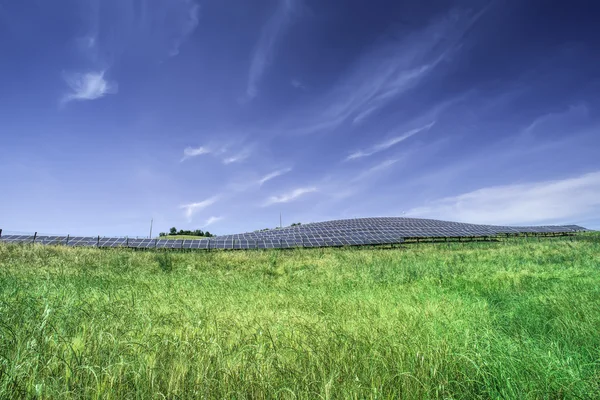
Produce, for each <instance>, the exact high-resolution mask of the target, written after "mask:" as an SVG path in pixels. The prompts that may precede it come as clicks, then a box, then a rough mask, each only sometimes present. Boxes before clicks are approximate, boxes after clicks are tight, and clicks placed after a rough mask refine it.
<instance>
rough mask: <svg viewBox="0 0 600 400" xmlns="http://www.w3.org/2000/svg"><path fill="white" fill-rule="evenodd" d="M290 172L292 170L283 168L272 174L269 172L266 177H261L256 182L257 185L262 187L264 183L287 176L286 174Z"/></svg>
mask: <svg viewBox="0 0 600 400" xmlns="http://www.w3.org/2000/svg"><path fill="white" fill-rule="evenodd" d="M291 170H292V169H291V168H283V169H279V170H277V171H273V172H271V173H270V174H267V175H265V176H263V177H262V178H260V179H259V180H258V184H259V185H261V186H262V185H263V184H265V183H266V182H268V181H270V180H272V179H275V178H277V177H278V176H281V175H284V174H287V173H288V172H290V171H291Z"/></svg>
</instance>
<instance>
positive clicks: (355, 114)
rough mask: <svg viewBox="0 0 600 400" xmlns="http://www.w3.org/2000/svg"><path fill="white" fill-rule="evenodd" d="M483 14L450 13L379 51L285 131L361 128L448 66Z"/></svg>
mask: <svg viewBox="0 0 600 400" xmlns="http://www.w3.org/2000/svg"><path fill="white" fill-rule="evenodd" d="M481 14H482V13H479V14H476V15H474V16H473V15H467V14H466V13H462V14H460V13H452V14H449V15H447V16H446V17H445V18H440V19H437V20H434V21H433V22H432V23H430V24H429V25H428V26H426V27H425V28H423V29H422V30H420V31H417V32H414V33H412V34H410V35H404V36H403V38H402V39H401V40H394V41H392V40H389V41H387V42H386V43H384V44H382V45H379V46H377V47H376V48H374V49H373V50H371V51H370V52H367V53H366V54H364V55H363V56H362V57H360V58H359V59H358V61H357V62H356V63H355V65H354V66H353V67H352V68H351V69H350V70H349V71H348V73H346V74H345V76H344V77H342V79H341V80H340V81H339V82H338V84H337V85H335V87H334V88H333V89H332V90H331V91H330V93H328V94H327V95H325V96H324V97H323V99H322V101H321V102H320V104H319V105H318V106H317V108H316V109H315V108H309V109H307V110H305V112H304V114H305V115H303V116H302V118H301V120H293V121H286V123H287V124H292V125H293V127H292V128H288V127H286V130H287V131H289V132H292V133H296V134H308V133H316V132H319V131H323V130H331V129H334V128H336V127H338V126H340V125H341V124H342V123H344V122H346V121H349V122H351V123H352V124H355V125H356V124H360V123H361V122H363V121H365V120H366V119H368V118H369V117H371V116H373V115H374V114H376V113H377V112H378V111H379V110H381V109H383V108H384V107H386V106H388V105H389V104H391V103H392V102H393V101H395V100H397V99H399V98H401V97H402V96H403V95H405V94H406V93H407V92H408V91H409V90H411V89H414V88H415V87H416V86H417V85H419V84H420V83H421V82H422V81H423V80H424V79H426V78H427V77H428V76H430V75H431V74H432V73H433V71H434V70H436V69H437V68H438V67H439V66H440V64H442V63H444V62H446V61H447V60H449V59H450V58H451V57H452V56H453V55H454V54H455V53H456V52H457V51H458V50H459V49H460V47H461V42H462V40H463V37H464V35H465V34H466V32H467V31H468V29H469V28H470V27H471V26H472V25H473V23H474V22H475V21H477V19H478V18H479V17H480V15H481ZM307 121H308V122H307ZM284 125H285V124H284Z"/></svg>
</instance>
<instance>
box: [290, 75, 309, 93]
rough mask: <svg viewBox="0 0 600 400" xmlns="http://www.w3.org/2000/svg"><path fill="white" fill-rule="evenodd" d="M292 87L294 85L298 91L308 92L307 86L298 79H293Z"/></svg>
mask: <svg viewBox="0 0 600 400" xmlns="http://www.w3.org/2000/svg"><path fill="white" fill-rule="evenodd" d="M290 85H292V86H293V87H294V88H296V89H302V90H306V85H305V84H304V83H302V82H301V81H300V80H299V79H297V78H294V79H292V80H291V81H290Z"/></svg>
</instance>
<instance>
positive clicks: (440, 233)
mask: <svg viewBox="0 0 600 400" xmlns="http://www.w3.org/2000/svg"><path fill="white" fill-rule="evenodd" d="M585 230H586V229H585V228H583V227H581V226H577V225H562V226H495V225H476V224H465V223H461V222H448V221H439V220H433V219H420V218H401V217H382V218H358V219H346V220H336V221H326V222H316V223H311V224H305V225H298V226H291V227H286V228H281V229H270V230H265V231H257V232H249V233H241V234H236V235H225V236H215V237H213V238H210V239H204V240H194V239H191V240H190V239H128V238H102V237H81V236H77V237H69V236H30V235H4V236H2V237H0V242H5V243H34V242H35V243H39V244H46V245H65V246H84V247H86V246H87V247H131V248H159V249H165V248H168V249H204V250H208V249H274V248H293V247H335V246H363V245H384V244H397V243H402V242H404V241H405V240H407V239H423V238H464V237H469V238H475V237H496V236H501V235H519V234H542V235H543V234H561V233H567V234H568V233H575V232H580V231H585Z"/></svg>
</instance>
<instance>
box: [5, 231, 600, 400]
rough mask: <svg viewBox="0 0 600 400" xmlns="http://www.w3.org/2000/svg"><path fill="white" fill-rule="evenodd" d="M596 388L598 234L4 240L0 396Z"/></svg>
mask: <svg viewBox="0 0 600 400" xmlns="http://www.w3.org/2000/svg"><path fill="white" fill-rule="evenodd" d="M598 393H600V237H599V236H597V235H589V236H585V237H583V239H580V240H575V241H571V240H568V239H560V240H542V241H539V242H538V241H537V240H531V241H511V242H507V243H472V244H451V245H449V246H448V245H442V244H436V245H432V244H427V245H423V244H421V245H412V246H410V247H405V248H402V249H394V250H374V249H371V250H364V249H313V250H308V249H307V250H293V251H277V250H272V251H258V250H257V251H229V252H223V251H214V252H195V253H193V252H190V253H162V252H154V251H137V252H136V251H132V250H128V249H118V250H98V249H83V248H82V249H73V248H63V247H44V246H31V245H27V246H17V245H0V398H27V397H40V398H111V399H123V398H127V399H131V398H156V399H162V398H202V397H207V398H220V399H223V398H252V399H257V398H258V399H260V398H290V399H294V398H306V399H318V398H325V399H328V398H344V399H345V398H373V399H376V398H407V399H423V398H454V399H471V398H511V399H528V398H529V399H535V398H541V399H560V398H565V399H573V398H580V399H591V398H598Z"/></svg>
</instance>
